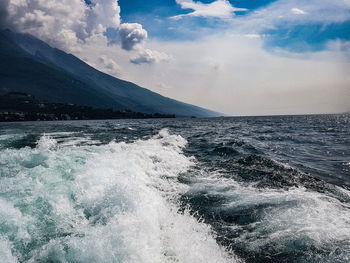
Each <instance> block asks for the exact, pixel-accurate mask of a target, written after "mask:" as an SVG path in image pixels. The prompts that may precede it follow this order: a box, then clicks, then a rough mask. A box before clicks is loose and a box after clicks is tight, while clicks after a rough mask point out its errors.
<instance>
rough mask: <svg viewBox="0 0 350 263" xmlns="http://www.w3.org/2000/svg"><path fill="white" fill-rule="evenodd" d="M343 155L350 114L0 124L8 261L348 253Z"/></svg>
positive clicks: (348, 182) (324, 258) (1, 216)
mask: <svg viewBox="0 0 350 263" xmlns="http://www.w3.org/2000/svg"><path fill="white" fill-rule="evenodd" d="M164 128H168V129H169V131H168V130H167V129H164ZM44 132H45V133H44ZM349 156H350V119H349V117H348V116H347V115H346V116H340V115H324V116H276V117H251V118H222V119H220V118H219V119H184V120H181V119H176V120H114V121H80V122H79V121H77V122H53V123H44V122H37V123H26V124H19V123H14V124H4V125H3V126H2V127H0V262H3V261H4V262H84V263H85V262H208V263H212V262H248V263H255V262H256V263H259V262H271V263H272V262H273V263H276V262H293V263H294V262H295V263H299V262H315V263H316V262H329V263H333V262H339V263H345V262H350V192H349V189H350V188H349V187H350V177H349V175H350V173H349V171H350V170H349V167H350V166H349V165H348V164H349V160H350V159H349Z"/></svg>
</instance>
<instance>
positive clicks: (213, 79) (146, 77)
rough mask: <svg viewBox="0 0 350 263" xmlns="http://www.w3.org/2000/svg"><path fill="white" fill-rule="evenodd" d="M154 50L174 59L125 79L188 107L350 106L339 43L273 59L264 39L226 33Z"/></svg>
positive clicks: (349, 66)
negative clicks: (158, 50)
mask: <svg viewBox="0 0 350 263" xmlns="http://www.w3.org/2000/svg"><path fill="white" fill-rule="evenodd" d="M149 46H150V47H151V48H152V49H159V48H162V49H163V50H164V51H165V52H166V53H168V54H172V56H173V57H174V58H173V59H172V60H171V63H163V64H155V65H154V66H153V67H148V66H146V65H140V66H139V67H137V68H132V67H131V66H125V72H127V73H126V75H124V76H123V77H124V78H126V79H128V80H131V81H133V82H136V83H138V84H139V85H141V86H143V87H146V88H150V89H152V90H154V91H156V92H159V93H161V94H164V95H166V96H169V97H171V98H175V99H178V100H181V101H184V102H188V103H192V104H195V105H199V106H204V107H207V108H211V109H214V110H217V111H220V112H224V113H227V114H234V115H247V114H248V115H256V114H304V113H325V112H341V111H345V110H347V109H348V107H349V101H350V90H349V84H350V63H349V60H346V59H345V58H344V52H345V51H344V50H343V49H344V48H346V47H343V46H339V45H338V44H337V43H334V44H332V49H328V50H326V51H323V52H317V53H303V54H300V55H295V54H293V53H288V52H283V53H280V54H271V53H269V52H267V51H266V50H264V49H263V38H247V37H245V36H244V35H241V36H240V35H238V34H235V35H234V34H223V33H222V34H217V35H212V36H207V37H205V38H201V39H198V40H196V41H187V42H179V41H177V42H169V41H159V40H157V41H155V40H153V41H150V42H149ZM213 47H215V48H213ZM159 83H163V85H165V86H166V87H168V88H167V89H162V88H161V87H160V86H159Z"/></svg>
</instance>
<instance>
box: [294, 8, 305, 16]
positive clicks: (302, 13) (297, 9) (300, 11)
mask: <svg viewBox="0 0 350 263" xmlns="http://www.w3.org/2000/svg"><path fill="white" fill-rule="evenodd" d="M290 11H291V12H292V13H293V14H295V15H306V14H307V12H305V11H303V10H301V9H299V8H296V7H293V8H292V9H291V10H290Z"/></svg>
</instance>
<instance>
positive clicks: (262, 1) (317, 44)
mask: <svg viewBox="0 0 350 263" xmlns="http://www.w3.org/2000/svg"><path fill="white" fill-rule="evenodd" d="M0 3H1V4H0V8H2V9H3V10H4V11H5V12H2V14H5V16H3V17H1V19H0V26H5V27H8V28H11V29H13V30H15V31H19V32H25V33H29V34H32V35H34V36H36V37H38V38H40V39H42V40H44V41H46V42H47V43H49V44H50V45H52V46H54V47H57V48H60V49H62V50H65V51H66V52H69V53H73V54H74V55H76V56H77V57H79V58H81V59H82V60H84V61H85V62H86V63H88V64H90V65H91V66H93V67H95V68H97V69H99V70H101V71H104V72H106V73H108V74H110V75H113V76H116V77H118V78H122V79H125V80H128V81H132V82H134V83H136V84H138V85H140V86H142V87H145V88H148V89H150V90H153V91H155V92H158V93H160V94H162V95H165V96H168V97H171V98H174V99H178V100H181V101H184V102H187V103H191V104H195V105H198V106H202V107H206V108H210V109H213V110H216V111H220V112H223V113H226V114H232V115H263V114H267V115H269V114H304V113H335V112H341V111H348V110H349V109H350V1H349V0H273V1H272V0H235V1H233V0H118V1H117V0H46V1H38V0H21V1H18V0H6V1H1V2H0ZM1 23H2V24H1Z"/></svg>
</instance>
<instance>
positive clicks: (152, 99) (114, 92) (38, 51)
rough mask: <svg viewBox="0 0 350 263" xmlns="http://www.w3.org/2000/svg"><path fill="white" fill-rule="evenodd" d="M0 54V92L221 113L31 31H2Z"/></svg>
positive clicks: (202, 114)
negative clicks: (90, 61) (100, 66)
mask: <svg viewBox="0 0 350 263" xmlns="http://www.w3.org/2000/svg"><path fill="white" fill-rule="evenodd" d="M0 56H1V62H0V70H1V71H0V78H1V83H0V93H1V94H4V93H7V92H12V91H20V92H25V93H27V94H31V95H34V96H36V97H38V98H40V99H46V100H50V101H52V102H63V103H74V104H77V105H86V106H92V107H102V108H113V109H117V110H120V109H130V110H133V111H138V112H145V113H155V112H159V113H162V114H176V115H177V116H192V115H194V116H199V117H213V116H218V115H220V114H219V113H216V112H213V111H210V110H207V109H203V108H200V107H197V106H193V105H190V104H186V103H183V102H179V101H176V100H173V99H170V98H167V97H164V96H161V95H159V94H157V93H155V92H152V91H150V90H147V89H145V88H141V87H139V86H137V85H136V84H133V83H131V82H128V81H124V80H120V79H118V78H114V77H112V76H109V75H107V74H105V73H102V72H100V71H98V70H96V69H94V68H93V67H91V66H89V65H87V64H86V63H85V62H83V61H81V60H80V59H78V58H77V57H75V56H73V55H71V54H67V53H65V52H63V51H61V50H59V49H55V48H52V47H50V46H49V45H48V44H46V43H45V42H43V41H41V40H39V39H36V38H35V37H33V36H31V35H27V34H19V33H14V32H12V31H10V30H3V31H1V32H0Z"/></svg>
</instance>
